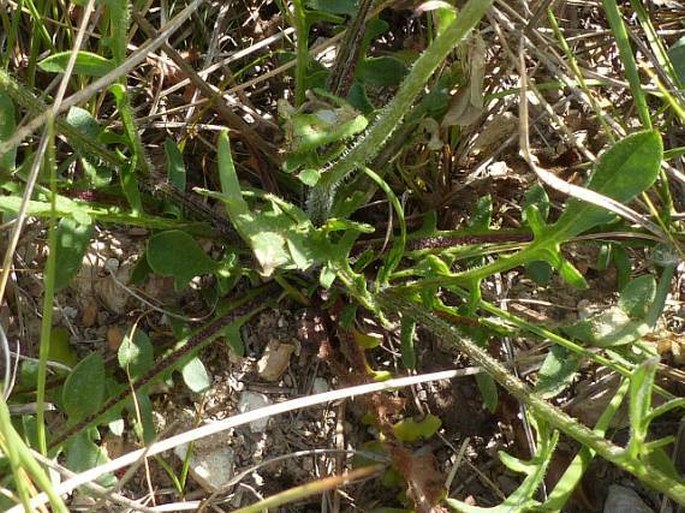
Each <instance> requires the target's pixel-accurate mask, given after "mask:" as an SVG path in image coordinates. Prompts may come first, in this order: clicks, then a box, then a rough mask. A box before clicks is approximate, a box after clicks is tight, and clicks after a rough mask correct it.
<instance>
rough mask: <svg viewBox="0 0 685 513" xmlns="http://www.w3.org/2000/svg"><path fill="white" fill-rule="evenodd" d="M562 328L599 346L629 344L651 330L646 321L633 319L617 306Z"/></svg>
mask: <svg viewBox="0 0 685 513" xmlns="http://www.w3.org/2000/svg"><path fill="white" fill-rule="evenodd" d="M562 329H563V331H564V332H565V333H567V334H568V335H569V336H571V337H573V338H575V339H577V340H580V341H581V342H583V343H585V344H589V345H594V346H598V347H611V346H618V345H624V344H629V343H631V342H633V341H634V340H636V339H638V338H640V337H642V336H644V335H646V334H647V333H649V331H650V327H649V325H648V324H647V323H646V322H643V321H642V320H632V319H631V318H630V317H628V314H627V313H626V312H625V311H623V310H622V309H621V308H618V307H616V306H612V307H611V308H607V309H606V310H603V311H601V312H599V313H596V314H594V315H592V316H590V317H589V318H588V319H585V320H582V321H579V322H577V323H575V324H572V325H571V326H565V327H563V328H562Z"/></svg>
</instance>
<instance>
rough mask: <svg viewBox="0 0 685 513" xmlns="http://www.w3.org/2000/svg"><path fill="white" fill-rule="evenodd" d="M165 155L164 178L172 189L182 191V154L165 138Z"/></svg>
mask: <svg viewBox="0 0 685 513" xmlns="http://www.w3.org/2000/svg"><path fill="white" fill-rule="evenodd" d="M164 151H165V153H166V176H167V178H168V180H169V182H171V183H172V184H173V185H174V187H176V188H178V189H180V190H182V191H184V190H185V188H186V167H185V163H184V162H183V154H182V153H181V150H179V149H178V146H177V145H176V143H175V142H174V141H172V140H171V139H169V138H167V139H166V140H165V141H164Z"/></svg>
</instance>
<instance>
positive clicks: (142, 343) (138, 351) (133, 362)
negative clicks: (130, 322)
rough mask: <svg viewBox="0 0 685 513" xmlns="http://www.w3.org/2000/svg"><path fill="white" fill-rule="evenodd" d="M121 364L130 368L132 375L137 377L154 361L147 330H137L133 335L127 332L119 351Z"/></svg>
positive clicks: (118, 357) (118, 355)
mask: <svg viewBox="0 0 685 513" xmlns="http://www.w3.org/2000/svg"><path fill="white" fill-rule="evenodd" d="M117 359H118V360H119V366H120V367H121V368H122V369H126V368H128V372H129V373H130V375H131V377H134V378H137V377H140V376H142V375H143V373H145V371H147V370H148V369H150V368H151V367H152V364H153V363H154V357H153V349H152V343H151V342H150V339H149V338H148V336H147V335H146V334H145V332H143V331H140V330H138V329H136V330H135V332H134V334H133V336H132V337H131V335H130V333H127V334H126V336H125V337H124V340H123V341H122V343H121V345H120V346H119V351H118V352H117Z"/></svg>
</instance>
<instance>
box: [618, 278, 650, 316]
mask: <svg viewBox="0 0 685 513" xmlns="http://www.w3.org/2000/svg"><path fill="white" fill-rule="evenodd" d="M654 298H656V280H655V279H654V276H652V275H651V274H645V275H643V276H638V277H637V278H635V279H634V280H631V281H630V283H628V285H626V286H625V288H624V289H623V290H622V291H621V297H620V299H619V300H618V307H619V308H620V309H621V310H623V311H624V312H625V313H627V314H628V317H630V318H631V319H644V317H645V316H646V315H647V312H648V311H649V307H650V306H651V305H652V303H653V302H654Z"/></svg>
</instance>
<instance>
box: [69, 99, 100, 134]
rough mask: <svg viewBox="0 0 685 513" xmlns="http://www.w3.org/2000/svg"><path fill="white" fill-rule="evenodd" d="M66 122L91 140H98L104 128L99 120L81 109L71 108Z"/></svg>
mask: <svg viewBox="0 0 685 513" xmlns="http://www.w3.org/2000/svg"><path fill="white" fill-rule="evenodd" d="M65 121H66V122H67V123H68V124H69V125H70V126H73V127H74V128H76V129H77V130H78V131H79V132H81V133H82V134H83V135H85V136H86V137H88V138H90V139H97V138H98V137H99V136H100V134H101V133H102V127H101V126H100V123H98V121H97V119H95V118H94V117H93V116H92V115H91V113H90V112H88V111H87V110H86V109H82V108H81V107H76V106H74V107H71V108H70V109H69V112H67V115H66V118H65Z"/></svg>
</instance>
